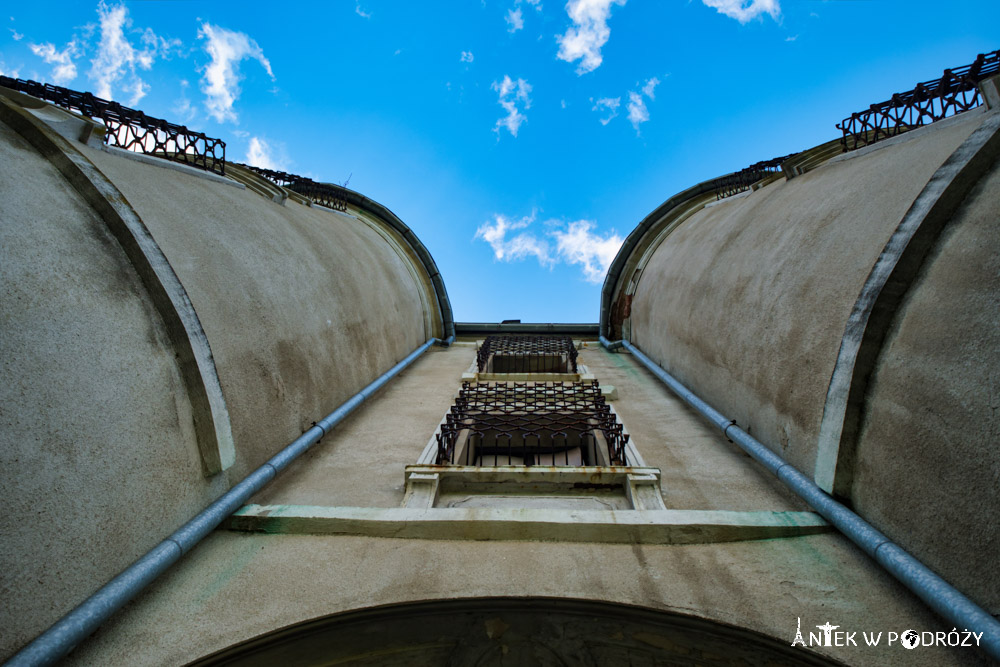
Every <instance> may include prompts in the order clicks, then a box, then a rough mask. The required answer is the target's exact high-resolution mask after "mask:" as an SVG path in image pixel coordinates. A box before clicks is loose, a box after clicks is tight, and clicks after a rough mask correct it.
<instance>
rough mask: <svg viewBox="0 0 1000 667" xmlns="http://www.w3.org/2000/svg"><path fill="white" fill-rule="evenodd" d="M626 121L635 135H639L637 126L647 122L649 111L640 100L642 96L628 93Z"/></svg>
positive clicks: (632, 91) (632, 92) (631, 91)
mask: <svg viewBox="0 0 1000 667" xmlns="http://www.w3.org/2000/svg"><path fill="white" fill-rule="evenodd" d="M628 119H629V122H630V123H632V127H634V128H635V133H636V134H638V133H639V125H640V124H642V123H645V122H646V121H648V120H649V110H648V109H647V108H646V103H645V102H644V101H643V99H642V95H640V94H639V93H637V92H635V91H634V90H630V91H629V92H628Z"/></svg>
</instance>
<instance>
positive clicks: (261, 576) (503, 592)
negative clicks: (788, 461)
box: [68, 346, 984, 665]
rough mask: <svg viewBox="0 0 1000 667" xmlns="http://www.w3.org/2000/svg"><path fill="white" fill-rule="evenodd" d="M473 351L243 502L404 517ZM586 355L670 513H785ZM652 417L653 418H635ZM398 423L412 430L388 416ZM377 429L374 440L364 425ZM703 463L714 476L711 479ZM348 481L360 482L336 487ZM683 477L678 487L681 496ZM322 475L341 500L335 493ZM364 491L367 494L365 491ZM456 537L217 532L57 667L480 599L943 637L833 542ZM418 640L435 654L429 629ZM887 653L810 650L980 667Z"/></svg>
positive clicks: (616, 373) (370, 411)
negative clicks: (412, 471)
mask: <svg viewBox="0 0 1000 667" xmlns="http://www.w3.org/2000/svg"><path fill="white" fill-rule="evenodd" d="M473 351H474V350H473V349H472V348H469V347H461V346H455V347H452V348H448V349H435V350H432V351H429V352H428V353H427V354H425V355H424V356H423V357H421V359H419V360H418V361H417V362H416V363H415V364H414V365H413V366H412V367H411V369H410V370H408V371H407V372H406V373H404V374H403V375H402V376H401V377H399V378H397V379H395V380H394V381H393V382H392V383H391V384H390V385H389V386H388V387H386V389H385V391H383V392H381V393H380V394H378V395H377V396H376V397H375V398H374V399H373V400H371V401H369V402H367V403H366V404H365V405H364V406H363V407H362V408H361V410H360V411H359V412H358V413H356V415H354V416H352V417H351V418H350V419H349V420H348V421H347V422H345V423H344V424H342V425H341V426H340V427H338V428H337V429H336V430H335V431H334V432H333V433H331V434H330V435H329V436H328V437H326V438H324V440H323V442H322V443H321V444H320V445H317V446H316V447H315V448H314V449H313V450H311V451H310V452H309V453H308V454H307V455H305V456H303V457H302V458H301V459H299V460H298V461H297V462H296V463H295V464H294V465H292V466H290V467H289V468H288V469H287V470H286V471H285V472H284V473H282V475H281V476H280V477H279V478H278V479H277V480H276V481H275V482H274V483H273V484H272V485H271V486H270V487H268V488H267V489H265V490H263V491H261V492H260V493H258V494H257V495H256V496H255V497H254V498H253V499H251V502H253V503H316V504H327V503H330V504H332V503H346V502H357V503H370V504H371V505H372V506H376V505H378V506H392V505H393V504H398V503H399V502H400V500H401V499H402V490H401V488H400V485H401V482H402V480H403V469H404V467H405V465H406V464H407V463H409V462H412V461H413V460H415V459H416V457H417V456H418V455H419V452H420V450H421V449H422V447H423V445H424V443H426V441H427V438H428V437H429V436H430V434H431V433H432V432H433V430H434V428H435V425H436V422H437V419H439V418H440V417H441V416H442V415H443V413H444V412H445V411H446V410H447V408H448V406H449V405H450V403H451V400H452V399H451V398H450V396H451V395H452V393H453V392H454V390H455V389H456V388H457V387H458V385H459V382H458V378H459V376H460V373H461V371H462V369H463V368H464V367H466V366H467V365H468V364H469V362H470V361H471V360H472V357H473ZM580 358H581V360H582V361H583V362H584V363H586V364H587V366H588V368H590V370H591V371H592V372H594V373H595V374H596V375H597V377H598V379H599V380H601V381H602V384H610V383H612V382H613V383H614V384H615V386H616V388H617V389H618V391H619V394H620V398H619V399H618V400H617V401H615V402H614V403H613V405H614V406H615V408H616V410H618V411H619V414H620V415H621V417H622V420H623V423H624V424H625V426H626V428H628V429H629V431H630V432H631V433H632V435H633V437H634V438H635V440H636V442H637V444H638V446H639V448H640V450H641V452H642V453H643V455H644V456H646V457H647V459H648V460H649V461H650V462H651V463H655V464H656V465H659V466H662V468H663V472H664V478H665V479H667V480H668V482H667V485H666V486H665V487H664V489H663V493H664V497H665V498H666V499H667V501H668V505H670V506H671V507H675V506H683V507H691V508H707V507H726V508H729V509H738V508H740V507H745V508H752V509H775V510H782V509H788V508H790V507H791V508H794V507H795V504H794V503H793V502H792V501H791V500H790V499H789V498H787V495H788V492H787V491H786V490H784V489H783V488H781V487H780V486H778V485H777V483H776V482H775V481H774V480H773V479H772V478H771V477H770V476H769V475H768V474H767V473H766V472H765V471H763V469H762V468H760V467H759V466H755V465H753V464H751V463H750V461H749V459H747V458H746V457H745V456H743V455H742V454H741V453H740V452H739V450H738V449H737V448H736V446H735V445H733V444H732V443H729V442H727V441H726V440H725V438H724V437H722V436H721V434H718V433H713V432H712V431H710V430H709V429H708V427H707V426H706V425H705V424H704V422H703V421H702V420H700V419H699V417H698V416H697V415H696V414H694V413H693V412H691V411H690V410H687V409H686V408H685V407H684V406H683V404H681V403H680V402H679V401H677V400H676V399H674V398H673V397H670V396H669V395H667V394H666V392H665V390H664V388H663V387H662V385H660V384H659V383H657V382H656V381H655V380H654V378H653V377H652V375H651V374H649V373H648V372H647V371H646V370H645V369H644V368H642V367H641V366H640V365H639V364H638V363H637V362H636V361H635V360H633V359H632V358H631V357H630V356H629V355H628V354H611V353H608V352H606V351H604V350H602V349H600V348H590V347H588V348H586V349H585V350H583V351H582V352H581V355H580ZM421 386H422V387H423V390H422V391H417V389H418V388H419V387H421ZM647 411H650V412H654V413H656V414H660V415H661V416H662V417H663V419H662V420H654V419H643V418H642V415H643V413H644V412H647ZM399 413H402V414H404V415H406V417H407V418H406V419H405V420H401V419H399V418H398V414H399ZM660 421H662V422H665V423H666V424H668V425H669V426H664V424H663V423H660ZM379 424H381V425H382V426H381V428H380V429H378V430H377V432H375V433H373V432H372V429H371V428H369V426H370V425H379ZM376 436H380V439H381V441H382V442H384V443H385V444H384V446H379V445H378V438H377V437H376ZM697 451H701V453H702V456H701V457H699V456H698V455H697V453H696V452H697ZM338 467H339V468H341V470H336V468H338ZM709 467H715V468H716V469H717V479H714V478H713V475H712V474H710V472H709V470H708V468H709ZM350 471H354V472H355V474H356V476H357V477H358V478H360V480H361V482H360V483H359V482H358V481H354V482H349V481H346V480H345V475H346V473H347V472H350ZM685 473H687V475H688V476H689V477H690V480H689V481H687V482H683V483H682V481H681V478H682V477H684V476H685ZM325 479H327V480H329V479H333V480H335V482H336V486H337V487H340V488H330V483H329V481H324V480H325ZM675 479H676V483H675V482H674V480H675ZM364 482H368V484H369V486H370V487H371V489H369V490H365V489H363V488H361V487H362V486H363V484H364ZM741 498H742V505H741ZM567 520H568V521H569V520H570V519H569V518H567ZM458 537H459V536H458V535H457V534H456V539H453V540H424V539H402V538H396V539H392V538H377V537H367V536H361V535H327V536H322V535H295V534H281V533H277V534H260V533H242V532H233V531H226V530H219V531H216V532H215V533H213V534H212V535H211V536H209V537H208V538H207V539H206V540H205V541H204V542H203V543H201V544H200V545H199V546H198V547H197V548H196V549H195V550H194V551H192V552H191V553H190V554H188V555H187V556H185V557H184V559H182V561H181V562H180V563H178V564H177V565H176V566H175V567H173V568H171V570H170V571H168V572H167V573H166V574H165V575H164V576H163V577H161V578H160V579H159V580H157V581H156V582H154V584H153V585H152V586H151V587H150V588H149V589H147V591H145V592H144V593H143V594H141V596H140V597H139V598H138V599H137V600H136V601H135V602H134V603H133V604H132V605H130V606H129V607H128V608H127V609H125V610H124V611H123V612H122V613H119V614H117V615H116V616H115V617H114V618H112V619H111V621H109V622H108V623H107V624H106V625H105V626H104V627H102V628H101V629H100V630H99V631H98V632H97V634H96V635H95V636H94V637H93V638H92V639H90V640H88V641H87V642H85V643H84V644H82V645H81V646H80V647H79V648H78V649H77V650H76V651H74V653H73V654H71V656H70V660H69V661H68V663H69V664H74V665H104V664H129V665H161V664H184V663H186V662H188V661H192V660H195V659H197V658H199V657H202V656H205V655H207V654H210V653H212V652H215V651H218V650H221V649H223V648H226V647H228V646H231V645H233V644H236V643H239V642H241V641H245V640H248V639H251V638H253V637H257V636H259V635H262V634H265V633H269V632H271V631H274V630H276V629H279V628H284V627H287V626H289V625H293V624H296V623H301V622H303V621H308V620H311V619H315V618H320V617H323V616H325V615H328V614H332V613H336V612H341V611H347V610H356V609H367V608H371V607H375V606H378V605H388V604H398V603H405V602H412V601H421V600H443V599H458V598H474V597H490V596H498V597H505V596H513V597H518V598H525V597H530V596H541V597H555V598H566V599H573V598H577V599H587V600H601V601H608V602H615V603H621V604H629V605H638V606H641V607H647V608H652V609H659V610H669V611H673V612H677V613H680V614H684V615H687V616H692V617H697V618H704V619H709V620H711V621H714V622H718V623H723V624H728V625H732V626H736V627H740V628H747V629H749V630H752V631H755V632H760V633H763V634H765V635H768V636H770V637H773V638H774V639H775V641H778V642H781V643H784V644H785V645H790V644H791V642H792V640H793V638H794V634H795V629H796V626H797V623H798V620H799V619H800V618H801V622H802V628H803V632H805V633H808V632H809V631H812V632H814V633H815V632H817V630H816V628H815V626H817V625H822V624H824V623H826V622H830V623H833V624H835V625H840V626H841V627H842V628H843V629H844V630H845V631H853V632H856V633H859V634H857V636H856V640H857V641H858V642H859V643H863V641H862V639H861V635H860V633H861V632H873V631H874V632H883V633H886V632H889V631H892V632H896V633H899V632H902V631H903V630H905V629H907V628H914V629H917V630H918V631H927V632H941V631H945V632H946V631H948V630H950V626H949V627H944V626H943V622H942V621H940V620H939V619H937V618H936V617H935V616H934V615H933V614H932V613H931V612H930V611H929V610H928V609H927V608H926V607H925V606H924V605H923V604H922V603H920V602H919V601H918V600H917V599H916V598H914V597H913V596H912V595H911V594H910V593H909V592H907V591H906V590H905V589H903V588H902V587H901V586H900V585H899V584H897V583H896V582H895V581H894V580H893V579H892V578H891V577H890V576H889V575H888V574H886V573H885V572H884V571H882V570H881V569H880V568H879V567H878V566H877V565H876V564H875V563H874V562H873V561H872V560H870V559H869V558H868V557H867V556H865V555H864V554H863V553H862V552H861V551H860V550H858V549H857V548H856V547H854V546H853V545H851V544H850V543H849V542H848V541H847V540H846V538H844V537H842V536H840V535H837V534H835V533H829V534H825V535H812V536H804V537H793V538H785V539H769V540H754V541H746V542H731V543H715V544H694V545H672V546H665V545H651V544H594V543H586V542H582V543H581V542H575V543H566V542H528V541H507V540H486V541H484V540H469V539H457V538H458ZM428 636H429V640H428V641H429V643H433V642H432V641H431V640H433V638H434V634H433V630H430V631H429V634H428ZM885 641H887V640H886V639H883V645H882V647H881V648H869V647H867V646H845V647H842V648H836V647H831V648H830V649H829V650H827V649H823V650H822V653H823V654H824V655H826V656H828V657H832V658H835V659H838V660H841V661H843V662H846V663H849V664H857V665H941V664H956V665H965V664H969V665H972V664H984V662H983V657H982V655H981V654H980V653H979V652H977V651H976V650H975V649H971V648H966V649H956V648H943V647H939V648H921V649H920V651H907V650H905V649H903V648H902V647H900V646H899V644H898V642H897V643H896V644H895V645H894V646H892V647H887V646H885ZM136 647H142V648H141V650H137V648H136ZM717 649H718V652H721V653H723V654H725V651H724V650H723V649H722V647H717ZM797 650H798V649H797Z"/></svg>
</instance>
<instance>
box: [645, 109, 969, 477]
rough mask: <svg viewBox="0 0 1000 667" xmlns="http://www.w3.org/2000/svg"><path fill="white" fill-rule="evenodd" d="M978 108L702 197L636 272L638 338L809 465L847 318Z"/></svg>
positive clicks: (714, 400)
mask: <svg viewBox="0 0 1000 667" xmlns="http://www.w3.org/2000/svg"><path fill="white" fill-rule="evenodd" d="M977 124H978V120H977V118H976V117H970V118H969V120H968V121H966V122H960V123H956V124H953V125H951V126H950V127H945V128H942V129H941V130H940V131H935V132H931V133H927V134H925V135H923V136H921V137H916V138H914V139H912V140H911V141H906V142H903V143H900V144H897V145H894V146H887V147H885V148H882V149H880V150H876V151H873V152H871V153H868V154H866V155H859V156H857V157H853V158H851V159H849V160H845V161H841V162H836V163H833V164H826V165H823V166H821V167H819V168H818V169H816V170H814V171H811V172H808V173H806V174H804V175H802V176H799V177H797V178H795V179H793V180H790V181H786V180H783V179H782V180H778V181H776V182H775V183H772V184H771V185H768V186H766V187H764V188H761V189H760V190H757V191H755V192H752V193H751V194H750V195H749V196H745V197H739V198H733V199H729V200H723V201H722V202H721V203H719V204H717V205H712V206H707V207H705V208H704V209H702V210H701V211H698V212H697V213H695V214H694V215H692V216H691V217H690V218H689V219H688V220H686V221H685V222H684V223H682V224H681V225H680V226H679V227H677V228H676V229H675V230H674V231H673V232H672V233H671V234H669V235H668V236H667V237H666V238H665V239H664V240H663V242H662V243H661V244H660V246H659V247H658V248H657V249H656V250H655V251H654V252H653V254H652V256H651V257H650V259H649V261H648V263H647V264H646V266H645V268H644V269H643V273H642V275H641V277H640V279H639V283H638V286H637V288H636V291H635V296H634V298H633V301H632V308H631V319H630V324H631V339H632V342H633V343H634V344H635V345H637V346H638V347H639V348H640V349H641V350H643V351H644V352H645V353H646V354H648V355H649V356H650V357H651V358H652V359H654V360H655V361H657V363H659V364H660V365H662V366H663V367H664V368H666V369H667V370H669V371H670V372H671V373H673V374H674V375H676V376H677V377H678V378H679V379H680V380H681V381H682V382H684V383H686V384H687V385H688V386H689V387H691V388H692V389H694V390H695V391H696V392H697V393H698V394H699V395H701V396H702V397H703V398H704V399H705V400H707V401H708V402H709V403H711V404H712V405H714V406H715V407H716V408H718V409H719V410H721V411H723V412H724V413H725V414H728V415H730V416H731V417H732V418H733V419H736V420H737V422H738V423H739V424H740V425H741V426H742V427H744V428H746V429H747V430H748V431H750V432H751V434H753V435H754V436H755V437H756V438H758V439H759V440H761V441H762V442H764V443H766V444H767V445H768V446H771V447H773V448H774V449H775V450H776V451H778V452H779V453H780V454H782V455H783V456H785V457H786V458H787V460H788V461H789V462H791V463H792V464H793V465H795V466H796V467H797V468H799V469H800V470H802V471H803V472H805V473H806V474H811V473H812V472H813V467H814V464H815V459H816V448H815V445H816V436H817V433H818V429H819V424H820V420H821V419H822V415H823V405H824V399H825V397H826V391H827V386H828V383H829V380H830V374H831V372H832V370H833V366H834V363H835V362H836V358H837V351H838V349H839V347H840V341H841V337H842V335H843V333H844V325H845V323H846V321H847V318H848V316H849V314H850V312H851V308H852V306H853V305H854V302H855V299H856V298H857V296H858V293H859V292H860V290H861V287H862V285H863V284H864V281H865V278H866V277H867V275H868V273H869V271H870V270H871V267H872V265H873V264H874V262H875V260H876V259H877V257H878V255H879V253H880V252H881V250H882V247H883V246H884V244H885V242H886V240H887V239H888V238H889V236H890V235H891V233H892V231H893V230H894V229H895V227H896V225H897V224H898V223H899V221H900V219H901V218H902V217H903V214H904V213H905V212H906V210H907V208H909V206H910V204H911V203H912V201H913V199H914V198H915V197H916V196H917V194H918V193H919V192H920V190H921V189H922V188H923V186H924V185H925V184H926V182H927V180H928V179H929V178H930V176H931V175H932V174H933V173H934V171H935V170H936V169H937V168H938V167H939V166H940V165H941V163H942V162H943V161H944V160H945V159H946V158H947V157H948V156H949V155H950V154H951V153H952V151H953V150H954V149H955V148H956V147H957V146H958V145H959V144H960V143H961V142H962V141H963V140H964V139H965V138H966V137H968V135H969V134H970V133H971V132H972V131H973V130H974V129H975V127H976V126H977Z"/></svg>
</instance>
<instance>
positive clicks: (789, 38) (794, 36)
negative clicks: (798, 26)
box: [785, 35, 799, 42]
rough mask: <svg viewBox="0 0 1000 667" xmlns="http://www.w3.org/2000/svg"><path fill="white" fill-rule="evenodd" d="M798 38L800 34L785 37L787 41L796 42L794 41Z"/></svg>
mask: <svg viewBox="0 0 1000 667" xmlns="http://www.w3.org/2000/svg"><path fill="white" fill-rule="evenodd" d="M798 38H799V36H798V35H792V36H791V37H785V41H786V42H794V41H795V40H797V39H798Z"/></svg>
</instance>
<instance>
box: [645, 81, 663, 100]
mask: <svg viewBox="0 0 1000 667" xmlns="http://www.w3.org/2000/svg"><path fill="white" fill-rule="evenodd" d="M658 85H660V80H659V79H658V78H656V77H655V76H654V77H653V78H652V79H648V80H647V81H646V85H645V86H643V87H642V94H643V95H645V96H646V97H648V98H649V99H651V100H655V99H656V95H654V94H653V91H654V90H656V87H657V86H658Z"/></svg>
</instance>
